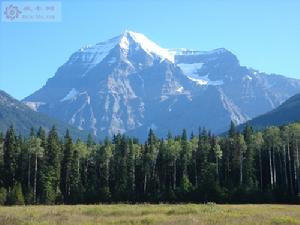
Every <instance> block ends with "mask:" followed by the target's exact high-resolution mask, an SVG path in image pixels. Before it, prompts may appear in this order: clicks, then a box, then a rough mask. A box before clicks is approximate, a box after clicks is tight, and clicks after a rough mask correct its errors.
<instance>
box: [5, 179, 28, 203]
mask: <svg viewBox="0 0 300 225" xmlns="http://www.w3.org/2000/svg"><path fill="white" fill-rule="evenodd" d="M6 204H7V205H24V204H25V200H24V196H23V192H22V186H21V184H20V183H16V184H15V185H14V187H13V188H12V190H11V191H10V192H8V195H7V200H6Z"/></svg>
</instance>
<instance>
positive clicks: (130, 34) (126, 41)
mask: <svg viewBox="0 0 300 225" xmlns="http://www.w3.org/2000/svg"><path fill="white" fill-rule="evenodd" d="M132 43H135V44H137V45H138V46H139V47H140V48H142V49H143V50H144V51H145V52H146V53H147V54H149V55H152V56H153V55H156V56H158V57H160V58H161V61H163V60H165V59H167V60H169V61H170V62H174V55H173V54H171V53H170V52H169V51H168V49H165V48H162V47H160V46H159V45H157V44H156V43H154V42H153V41H151V40H150V39H149V38H147V37H146V36H145V35H144V34H141V33H137V32H134V31H129V30H125V31H124V32H123V33H122V34H121V36H120V40H119V45H120V47H121V48H124V49H128V48H129V47H130V44H132Z"/></svg>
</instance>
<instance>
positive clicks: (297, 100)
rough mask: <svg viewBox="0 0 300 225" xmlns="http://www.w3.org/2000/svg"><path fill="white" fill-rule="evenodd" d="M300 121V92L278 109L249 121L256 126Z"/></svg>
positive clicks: (261, 126) (262, 126)
mask: <svg viewBox="0 0 300 225" xmlns="http://www.w3.org/2000/svg"><path fill="white" fill-rule="evenodd" d="M299 121H300V94H297V95H294V96H293V97H291V98H289V99H288V100H287V101H285V102H284V103H282V104H281V105H280V106H278V107H277V108H276V109H274V110H272V111H270V112H268V113H265V114H263V115H261V116H258V117H256V118H254V119H252V120H250V121H248V122H247V123H248V124H250V125H251V126H253V127H254V128H258V129H260V128H264V127H267V126H273V125H274V126H278V125H283V124H289V123H293V122H299Z"/></svg>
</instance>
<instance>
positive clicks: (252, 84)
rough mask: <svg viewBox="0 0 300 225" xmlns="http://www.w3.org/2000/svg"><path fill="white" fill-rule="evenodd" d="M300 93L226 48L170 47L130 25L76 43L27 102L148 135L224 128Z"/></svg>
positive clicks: (93, 125) (298, 86)
mask: <svg viewBox="0 0 300 225" xmlns="http://www.w3.org/2000/svg"><path fill="white" fill-rule="evenodd" d="M297 92H300V81H299V80H296V79H290V78H286V77H283V76H279V75H267V74H264V73H259V72H258V71H256V70H253V69H249V68H246V67H242V66H240V64H239V61H238V59H237V58H236V56H235V55H233V54H232V53H231V52H229V51H228V50H226V49H216V50H213V51H210V52H201V51H192V50H187V49H173V50H168V49H164V48H161V47H160V46H158V45H157V44H155V43H154V42H152V41H151V40H149V39H148V38H147V37H145V36H144V35H143V34H139V33H135V32H132V31H125V32H124V33H123V34H121V35H120V36H117V37H115V38H112V39H110V40H108V41H106V42H101V43H98V44H96V45H94V46H88V47H84V48H81V49H79V50H78V51H77V52H75V53H74V54H72V55H71V57H70V58H69V60H68V61H67V62H66V63H65V64H64V65H63V66H61V67H60V68H59V69H58V70H57V72H56V74H55V75H54V76H53V77H52V78H50V79H49V80H48V81H47V83H46V85H45V86H43V87H42V88H41V89H39V90H38V91H36V92H35V93H33V94H32V95H30V96H28V97H27V98H25V99H24V102H25V103H26V104H27V105H28V106H31V107H32V108H33V109H35V110H37V111H40V112H44V113H46V114H48V115H51V116H54V117H56V118H58V119H61V120H63V121H67V122H68V123H70V124H72V125H75V126H76V127H78V128H79V129H84V130H88V131H91V132H93V133H94V134H96V135H98V136H106V135H112V134H114V133H117V132H121V133H124V132H126V133H127V134H130V135H136V136H138V137H144V135H145V134H146V133H147V130H148V129H149V128H152V129H154V130H156V133H157V134H158V135H166V133H167V132H168V131H169V130H170V131H172V132H175V133H177V132H180V131H181V130H182V129H183V128H187V129H188V130H190V131H191V130H197V129H198V127H199V126H205V127H207V128H209V129H211V130H212V131H214V132H222V131H224V130H225V129H227V126H228V124H229V122H230V120H234V121H235V122H236V123H242V122H245V121H246V120H248V119H250V118H253V117H255V116H257V115H259V114H262V113H264V112H267V111H269V110H271V109H272V108H274V107H276V106H278V105H279V104H280V103H281V102H283V101H284V100H286V99H287V98H288V97H290V96H292V95H293V94H295V93H297Z"/></svg>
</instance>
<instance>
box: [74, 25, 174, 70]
mask: <svg viewBox="0 0 300 225" xmlns="http://www.w3.org/2000/svg"><path fill="white" fill-rule="evenodd" d="M116 46H119V47H120V48H121V49H123V50H124V51H125V52H128V50H129V49H130V48H131V47H132V49H133V50H139V49H142V50H143V51H144V52H145V53H146V54H148V55H150V56H151V57H158V58H160V61H164V60H168V61H170V62H172V63H174V54H172V53H171V52H169V50H168V49H165V48H161V47H160V46H159V45H157V44H156V43H154V42H153V41H151V40H150V39H149V38H147V37H146V36H145V35H143V34H141V33H137V32H134V31H129V30H125V31H124V32H123V33H122V34H121V35H119V36H116V37H114V38H111V39H109V40H106V41H104V42H99V43H97V44H96V45H92V46H85V47H82V48H80V49H79V50H78V51H77V52H75V53H74V54H73V55H72V56H71V58H70V61H69V63H71V64H73V63H77V62H81V63H84V64H89V65H92V66H93V65H96V64H99V63H100V62H102V61H103V59H104V58H105V57H106V56H107V55H109V53H110V51H111V50H112V49H113V48H115V47H116Z"/></svg>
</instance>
